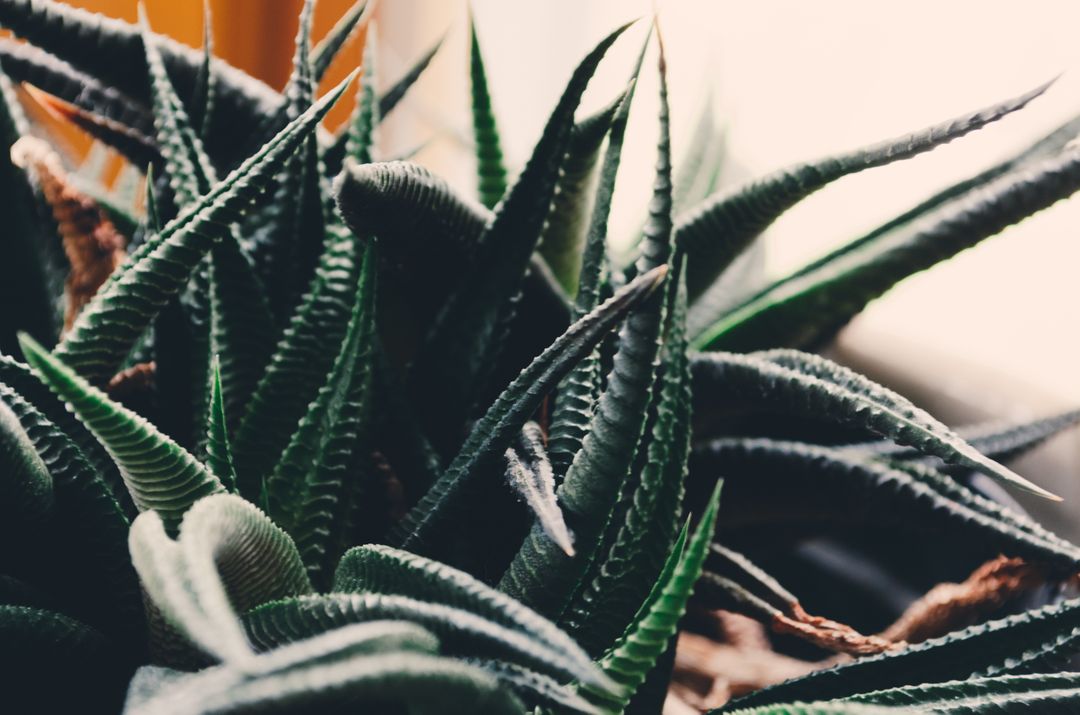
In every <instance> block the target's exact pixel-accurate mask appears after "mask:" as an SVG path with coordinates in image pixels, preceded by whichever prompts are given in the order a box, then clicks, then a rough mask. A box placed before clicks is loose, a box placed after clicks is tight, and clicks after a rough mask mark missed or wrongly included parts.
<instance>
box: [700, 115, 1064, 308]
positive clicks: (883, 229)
mask: <svg viewBox="0 0 1080 715" xmlns="http://www.w3.org/2000/svg"><path fill="white" fill-rule="evenodd" d="M1077 132H1080V116H1076V117H1073V118H1072V119H1070V120H1069V121H1067V122H1065V123H1064V124H1061V125H1060V126H1058V127H1057V128H1055V129H1054V130H1053V131H1051V132H1050V133H1048V134H1046V135H1044V136H1042V137H1040V138H1039V139H1038V140H1037V141H1035V142H1034V143H1032V144H1030V145H1028V146H1026V147H1024V149H1022V150H1021V151H1019V152H1017V153H1016V154H1013V155H1011V156H1009V157H1008V158H1006V159H1004V160H1002V161H999V162H998V163H996V164H994V165H992V166H990V167H989V168H988V169H985V170H983V171H981V172H979V173H978V174H976V175H975V176H972V177H970V178H967V179H964V180H962V181H959V182H957V183H955V184H952V185H950V186H948V187H946V188H944V189H942V190H941V191H938V192H936V193H935V194H933V195H932V196H930V197H929V198H927V199H925V200H924V201H922V202H920V203H919V204H917V205H916V206H914V207H913V208H911V209H909V210H907V211H905V212H904V213H902V214H900V215H899V216H897V217H895V218H893V219H892V220H890V221H888V222H886V223H884V224H882V225H881V226H879V227H877V228H875V229H874V230H873V231H870V232H869V233H867V234H865V235H864V236H861V237H859V238H857V239H855V240H854V241H849V242H848V243H846V244H844V245H843V246H841V247H840V248H838V249H836V250H835V251H832V252H830V253H829V254H827V255H825V256H823V257H821V258H819V259H817V260H815V261H812V262H811V263H809V264H807V265H806V266H804V267H803V268H800V269H799V270H797V271H795V272H794V273H792V274H791V275H788V276H786V277H784V278H782V279H781V280H779V281H777V282H776V283H774V284H773V285H772V286H769V287H766V288H765V289H763V290H762V291H761V293H766V292H769V291H771V290H774V289H775V288H776V286H777V285H778V284H780V283H787V282H790V281H793V280H796V279H798V278H801V277H802V276H804V275H807V274H809V273H812V272H814V271H816V270H818V269H820V268H821V267H823V266H825V265H828V264H829V263H831V262H833V261H837V260H839V259H840V258H841V257H842V256H845V255H847V254H849V253H851V252H853V251H857V250H859V249H861V248H862V247H863V246H866V245H867V244H870V243H872V242H874V241H876V240H877V239H878V238H880V237H882V236H885V235H887V234H888V233H889V232H891V231H896V230H898V229H899V228H900V227H902V226H905V225H911V224H912V223H914V222H916V221H918V220H919V219H921V218H922V217H923V216H926V215H927V214H929V213H931V212H932V211H933V210H935V209H937V208H938V207H940V206H942V205H944V204H945V203H947V202H949V201H951V200H953V199H955V198H957V197H960V196H963V195H964V194H967V193H968V192H970V191H971V190H972V189H975V188H978V187H980V186H983V185H985V184H988V183H990V182H991V181H993V180H994V179H996V178H998V177H1000V176H1002V175H1003V174H1006V173H1008V172H1010V171H1012V170H1014V169H1017V168H1019V167H1021V166H1024V165H1033V164H1036V163H1038V162H1039V161H1042V160H1044V159H1049V158H1052V157H1053V156H1055V155H1057V154H1058V153H1060V152H1061V150H1062V149H1063V148H1064V147H1065V146H1066V145H1067V144H1068V143H1069V142H1070V141H1072V140H1073V139H1074V138H1075V137H1076V135H1077ZM751 297H753V296H751ZM702 307H703V306H702ZM691 313H692V320H691V324H692V325H698V324H700V325H703V326H708V325H711V324H712V323H714V322H716V321H717V320H718V319H719V318H721V317H722V314H713V313H711V312H706V311H704V310H698V311H691Z"/></svg>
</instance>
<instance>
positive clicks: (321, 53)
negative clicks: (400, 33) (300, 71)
mask: <svg viewBox="0 0 1080 715" xmlns="http://www.w3.org/2000/svg"><path fill="white" fill-rule="evenodd" d="M370 5H371V6H372V7H373V6H374V3H370ZM369 14H370V12H369V3H368V2H367V0H357V2H356V3H354V4H353V6H352V7H350V8H349V9H348V10H346V11H345V12H344V13H343V14H342V16H341V18H340V19H338V21H337V22H336V23H335V24H334V26H333V27H332V28H330V31H329V32H327V33H326V36H325V37H323V39H322V40H321V41H320V42H319V44H317V45H315V47H314V48H313V49H312V50H311V57H310V63H311V74H312V77H314V79H315V81H316V82H318V81H320V80H321V79H322V78H323V76H324V75H325V74H326V71H327V70H328V69H330V65H331V63H333V61H334V59H335V58H336V57H337V56H338V53H339V52H341V49H342V48H343V47H344V46H345V43H346V42H348V41H349V38H350V37H352V34H353V32H355V31H356V29H357V28H358V27H360V26H361V25H362V24H363V22H364V20H365V19H366V17H367V16H368V15H369ZM369 39H370V38H369Z"/></svg>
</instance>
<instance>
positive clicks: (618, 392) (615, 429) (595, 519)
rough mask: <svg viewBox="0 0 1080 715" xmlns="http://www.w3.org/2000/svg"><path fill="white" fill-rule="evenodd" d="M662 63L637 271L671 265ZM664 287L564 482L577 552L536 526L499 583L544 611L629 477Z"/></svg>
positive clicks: (634, 320)
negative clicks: (570, 552) (653, 160)
mask: <svg viewBox="0 0 1080 715" xmlns="http://www.w3.org/2000/svg"><path fill="white" fill-rule="evenodd" d="M664 62H665V60H664V56H663V51H662V50H661V53H660V139H659V143H658V150H657V160H656V179H655V181H654V184H653V197H652V201H651V202H650V204H649V221H648V222H647V224H646V227H645V237H644V239H643V241H642V246H643V249H642V252H641V256H640V258H639V259H638V261H637V263H636V265H635V270H636V272H637V273H638V274H639V275H640V274H643V273H646V272H647V271H650V270H655V268H656V267H658V266H666V265H667V262H668V260H669V258H670V257H671V253H672V249H673V247H672V239H671V234H672V232H671V141H670V137H669V135H668V106H667V82H666V72H665V64H664ZM667 294H668V291H662V292H658V293H656V294H654V295H653V296H652V297H651V299H650V300H648V301H647V302H646V303H645V305H644V306H643V307H642V309H641V310H640V311H637V312H635V313H634V314H632V315H630V317H629V318H627V320H626V323H625V324H624V325H623V328H622V330H621V331H620V333H619V346H618V350H617V352H616V353H615V356H614V362H613V366H612V369H611V374H610V375H609V376H608V384H607V388H606V389H605V390H604V392H603V393H602V394H601V395H600V398H599V400H598V401H597V404H596V410H595V412H594V413H593V415H592V418H591V421H590V423H589V430H588V433H587V434H586V435H585V438H584V439H583V440H582V443H581V448H580V450H579V451H578V453H577V455H576V456H575V457H574V461H573V462H572V463H571V465H570V467H569V469H568V470H567V472H566V477H565V478H564V480H563V483H562V485H561V486H560V487H559V492H558V496H559V502H560V503H561V504H562V508H563V513H564V514H565V515H566V518H567V522H568V524H569V526H570V528H571V529H572V530H573V531H574V535H575V540H576V541H575V547H576V549H577V555H575V556H574V557H573V558H571V557H569V556H567V555H566V554H565V553H564V552H562V551H561V550H559V549H558V547H556V546H555V545H554V544H552V543H551V542H550V541H549V540H548V539H547V538H546V537H545V535H544V533H543V530H542V529H539V528H538V527H536V526H534V527H533V529H532V531H530V532H529V534H528V536H527V537H526V539H525V542H524V543H523V544H522V546H521V549H520V550H519V551H518V554H517V555H516V556H515V557H514V560H513V562H511V564H510V567H509V568H508V569H507V571H506V573H505V574H504V575H503V577H502V581H501V582H500V588H501V589H502V590H504V591H506V592H507V593H509V594H510V595H512V596H514V597H515V598H518V599H519V600H521V601H522V602H523V603H525V604H526V605H528V606H531V607H533V608H535V609H536V610H538V611H540V612H541V613H543V614H545V615H548V616H552V617H558V616H560V615H561V614H562V613H563V612H564V611H565V609H566V607H567V606H568V605H569V601H570V598H571V596H572V593H573V591H574V590H575V589H576V587H577V585H578V583H579V582H580V580H581V579H582V578H583V576H584V574H585V572H586V569H587V568H588V566H589V562H590V561H591V560H593V559H594V558H597V556H595V554H597V549H598V548H600V546H601V540H602V537H603V532H604V530H605V526H606V524H607V523H608V521H609V519H610V518H611V515H612V513H613V510H614V509H615V506H616V502H617V501H618V498H619V494H620V491H621V490H622V488H623V485H624V483H625V482H626V480H627V479H628V478H629V476H630V472H631V466H632V465H633V462H634V455H635V453H636V450H637V446H638V443H639V441H640V439H641V436H642V434H643V432H644V429H645V423H646V421H647V416H648V412H649V403H650V400H651V398H652V393H653V384H654V378H655V375H656V367H657V365H656V363H657V358H658V356H659V354H660V345H661V338H662V332H663V327H664V322H665V310H666V303H667Z"/></svg>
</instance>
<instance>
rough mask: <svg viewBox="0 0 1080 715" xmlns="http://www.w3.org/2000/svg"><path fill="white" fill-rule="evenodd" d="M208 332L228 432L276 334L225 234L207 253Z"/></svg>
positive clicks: (249, 269)
mask: <svg viewBox="0 0 1080 715" xmlns="http://www.w3.org/2000/svg"><path fill="white" fill-rule="evenodd" d="M209 333H210V345H209V348H210V350H211V351H212V352H214V353H216V354H217V355H218V356H220V359H221V379H222V383H221V388H222V399H223V401H224V404H225V411H226V414H227V415H229V418H230V422H229V423H228V424H229V427H230V430H229V432H230V434H231V433H232V432H233V431H234V429H235V427H236V426H237V423H238V422H239V421H240V418H241V417H242V416H243V415H244V413H245V410H246V409H247V406H248V402H249V401H250V400H251V398H252V396H253V395H254V394H255V390H256V387H257V386H258V384H259V380H260V378H261V377H262V376H263V374H264V371H265V370H266V367H267V364H268V363H269V362H270V357H271V356H272V355H273V353H274V342H275V338H276V336H277V330H276V329H275V327H274V318H273V315H272V314H271V312H270V305H269V303H268V301H267V296H266V290H265V289H264V287H263V285H262V282H261V281H260V280H259V278H258V276H257V275H256V274H255V268H254V266H253V265H252V264H251V261H250V260H249V258H248V256H247V255H246V254H245V252H244V250H243V248H242V246H241V244H240V242H239V241H238V240H237V239H236V237H235V236H226V237H225V238H224V239H222V240H221V241H220V242H218V243H217V244H215V245H214V247H213V249H211V251H210V330H209Z"/></svg>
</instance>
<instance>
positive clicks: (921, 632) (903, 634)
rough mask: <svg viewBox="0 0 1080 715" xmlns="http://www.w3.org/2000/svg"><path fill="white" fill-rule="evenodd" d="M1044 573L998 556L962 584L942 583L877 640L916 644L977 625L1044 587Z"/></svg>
mask: <svg viewBox="0 0 1080 715" xmlns="http://www.w3.org/2000/svg"><path fill="white" fill-rule="evenodd" d="M1047 578H1048V574H1047V572H1046V570H1045V569H1043V568H1040V567H1039V566H1036V565H1034V564H1029V563H1027V562H1025V561H1024V560H1023V559H1020V558H1006V557H1004V556H999V557H997V558H996V559H993V560H991V561H988V562H986V563H985V564H983V565H982V566H980V567H979V568H978V569H976V570H975V571H974V572H973V573H972V574H971V575H970V576H968V578H967V580H966V581H964V582H963V583H942V584H938V585H937V586H935V587H934V588H932V589H930V590H929V591H928V592H927V593H926V595H924V596H923V597H922V598H920V599H919V600H918V601H916V602H915V603H913V604H911V605H910V606H909V607H908V609H907V610H906V611H905V612H904V614H903V615H902V616H900V618H899V619H898V620H897V621H896V623H894V624H892V625H891V626H889V628H887V629H886V630H885V631H883V632H882V633H881V637H882V638H885V639H887V640H892V641H900V640H904V641H908V642H910V643H919V642H921V641H924V640H926V639H928V638H936V637H937V636H942V635H945V634H946V633H950V632H952V631H955V630H957V629H959V628H966V627H967V626H970V625H973V624H975V623H978V622H979V621H981V620H982V619H984V618H985V617H986V616H989V615H990V614H991V613H993V612H994V611H996V610H998V609H999V608H1001V607H1002V606H1004V605H1005V604H1006V603H1008V602H1009V601H1011V600H1013V599H1015V598H1017V597H1019V596H1021V595H1023V594H1024V593H1027V592H1028V591H1031V590H1033V589H1035V588H1038V587H1039V586H1041V585H1043V584H1044V583H1046V581H1047Z"/></svg>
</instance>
